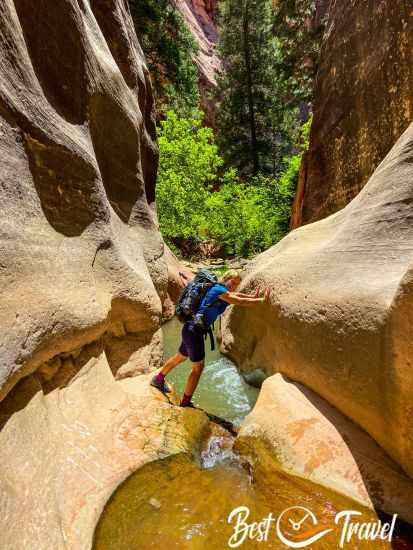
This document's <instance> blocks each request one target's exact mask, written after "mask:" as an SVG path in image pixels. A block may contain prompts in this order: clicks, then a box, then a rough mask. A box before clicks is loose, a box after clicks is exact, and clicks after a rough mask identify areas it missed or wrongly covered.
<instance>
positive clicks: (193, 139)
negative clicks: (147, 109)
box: [156, 111, 222, 239]
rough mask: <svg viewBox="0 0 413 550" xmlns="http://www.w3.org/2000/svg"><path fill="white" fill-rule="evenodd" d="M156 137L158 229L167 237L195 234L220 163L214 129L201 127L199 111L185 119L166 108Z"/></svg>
mask: <svg viewBox="0 0 413 550" xmlns="http://www.w3.org/2000/svg"><path fill="white" fill-rule="evenodd" d="M158 138H159V148H160V160H159V172H158V181H157V187H156V189H157V197H156V199H157V205H158V211H159V219H160V226H161V231H162V233H163V235H164V236H166V237H168V238H170V239H171V238H179V237H183V238H188V237H196V236H197V235H198V233H199V227H200V226H201V225H203V224H204V216H205V212H204V209H203V205H204V204H205V201H206V199H207V197H208V190H209V189H210V187H211V184H212V182H213V181H214V180H216V179H217V177H218V169H219V168H220V166H222V159H221V157H220V156H219V155H218V148H217V146H216V145H215V144H214V142H213V141H214V140H213V132H212V130H211V128H205V127H202V116H201V114H200V113H199V114H198V116H197V117H192V118H188V119H186V118H178V116H177V115H176V114H175V113H174V112H173V111H169V112H168V113H167V114H166V119H165V120H164V121H162V122H161V125H160V130H159V134H158Z"/></svg>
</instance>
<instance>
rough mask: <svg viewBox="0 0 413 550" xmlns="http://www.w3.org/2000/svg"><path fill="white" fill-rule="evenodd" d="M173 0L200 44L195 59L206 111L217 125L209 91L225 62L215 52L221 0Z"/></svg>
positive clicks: (208, 116)
mask: <svg viewBox="0 0 413 550" xmlns="http://www.w3.org/2000/svg"><path fill="white" fill-rule="evenodd" d="M173 1H174V2H175V5H176V6H177V8H178V10H179V11H180V12H181V14H182V16H183V17H184V19H185V21H186V23H187V25H188V28H189V30H190V31H191V33H192V35H193V36H194V38H195V41H196V43H197V44H198V47H199V51H198V54H197V56H196V58H195V63H196V65H197V67H198V72H199V90H200V95H201V108H202V110H203V111H204V112H205V115H206V117H205V120H206V123H207V124H209V125H210V126H213V125H214V117H215V107H214V103H213V101H212V100H211V99H210V97H209V95H210V92H211V91H212V90H213V89H214V88H215V86H216V75H217V72H218V71H219V70H220V66H221V62H220V60H219V58H218V56H217V55H216V52H215V45H216V42H217V40H218V35H217V28H216V25H215V15H216V12H217V8H218V0H173Z"/></svg>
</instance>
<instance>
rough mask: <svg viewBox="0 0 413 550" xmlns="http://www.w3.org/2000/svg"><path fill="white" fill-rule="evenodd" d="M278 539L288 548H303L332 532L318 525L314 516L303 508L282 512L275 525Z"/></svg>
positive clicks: (295, 507) (288, 509)
mask: <svg viewBox="0 0 413 550" xmlns="http://www.w3.org/2000/svg"><path fill="white" fill-rule="evenodd" d="M275 528H276V532H277V535H278V538H279V539H280V541H281V542H283V543H284V544H285V545H286V546H288V547H289V548H305V547H306V546H309V545H310V544H313V543H314V542H316V541H317V540H319V539H321V538H322V537H324V536H325V535H327V533H330V532H331V531H333V529H332V528H326V527H325V525H319V524H318V520H317V517H316V516H315V514H314V513H313V512H312V511H311V510H309V509H308V508H305V507H304V506H292V507H291V508H287V509H286V510H284V511H283V512H282V513H281V514H280V515H279V516H278V520H277V523H276V526H275Z"/></svg>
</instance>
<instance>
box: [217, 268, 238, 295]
mask: <svg viewBox="0 0 413 550" xmlns="http://www.w3.org/2000/svg"><path fill="white" fill-rule="evenodd" d="M240 282H241V276H240V274H239V272H238V271H237V270H236V269H230V270H229V271H227V272H226V273H224V275H223V276H222V277H221V283H222V284H223V285H225V286H226V287H227V289H228V290H229V291H230V292H231V291H234V290H235V289H236V288H237V287H238V285H239V284H240Z"/></svg>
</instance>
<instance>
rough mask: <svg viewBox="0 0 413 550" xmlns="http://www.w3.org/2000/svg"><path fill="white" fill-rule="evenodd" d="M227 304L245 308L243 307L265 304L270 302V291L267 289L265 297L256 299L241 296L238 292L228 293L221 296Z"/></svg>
mask: <svg viewBox="0 0 413 550" xmlns="http://www.w3.org/2000/svg"><path fill="white" fill-rule="evenodd" d="M219 298H220V299H221V300H223V301H224V302H227V304H231V305H234V306H243V307H252V306H256V305H258V304H263V303H265V302H268V300H269V290H268V289H267V290H266V291H265V293H264V296H263V297H260V298H255V297H252V296H239V295H238V294H237V293H236V292H227V293H226V294H221V296H220V297H219Z"/></svg>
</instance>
